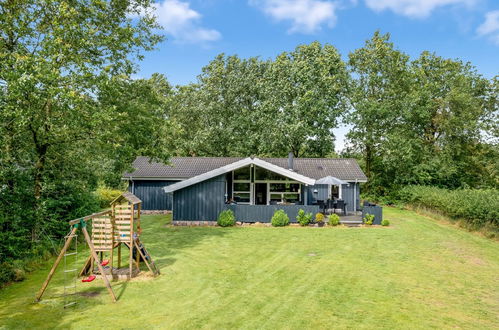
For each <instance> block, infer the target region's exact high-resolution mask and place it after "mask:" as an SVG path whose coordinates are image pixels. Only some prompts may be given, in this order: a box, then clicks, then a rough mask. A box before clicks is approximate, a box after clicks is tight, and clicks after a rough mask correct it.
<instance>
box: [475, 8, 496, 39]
mask: <svg viewBox="0 0 499 330" xmlns="http://www.w3.org/2000/svg"><path fill="white" fill-rule="evenodd" d="M476 32H477V33H478V35H480V36H487V37H489V38H490V39H491V40H492V41H493V42H494V43H495V44H497V45H499V10H493V11H489V12H488V13H486V14H485V22H483V23H482V24H481V25H480V26H479V27H478V28H477V30H476Z"/></svg>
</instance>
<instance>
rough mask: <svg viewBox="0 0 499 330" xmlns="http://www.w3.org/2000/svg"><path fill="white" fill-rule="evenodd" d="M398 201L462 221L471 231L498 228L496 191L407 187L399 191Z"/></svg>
mask: <svg viewBox="0 0 499 330" xmlns="http://www.w3.org/2000/svg"><path fill="white" fill-rule="evenodd" d="M398 198H399V200H400V201H401V202H403V203H406V204H411V205H414V206H421V207H425V208H429V209H432V210H435V211H438V212H441V213H442V214H444V215H446V216H448V217H451V218H454V219H464V220H465V221H466V222H467V223H468V224H469V225H470V227H471V228H474V229H478V228H481V227H484V226H486V225H490V226H492V227H494V228H499V191H498V190H496V189H481V190H480V189H456V190H448V189H441V188H436V187H427V186H408V187H405V188H403V189H401V190H400V191H399V196H398Z"/></svg>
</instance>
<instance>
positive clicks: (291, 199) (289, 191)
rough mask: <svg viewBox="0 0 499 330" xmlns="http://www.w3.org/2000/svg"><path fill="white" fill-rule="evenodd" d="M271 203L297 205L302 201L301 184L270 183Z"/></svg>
mask: <svg viewBox="0 0 499 330" xmlns="http://www.w3.org/2000/svg"><path fill="white" fill-rule="evenodd" d="M269 190H270V201H271V202H273V203H296V202H299V201H300V184H299V183H269Z"/></svg>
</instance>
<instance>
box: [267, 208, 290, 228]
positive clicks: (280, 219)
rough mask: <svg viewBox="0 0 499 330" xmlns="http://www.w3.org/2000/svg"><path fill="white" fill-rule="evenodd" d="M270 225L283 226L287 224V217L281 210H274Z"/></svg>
mask: <svg viewBox="0 0 499 330" xmlns="http://www.w3.org/2000/svg"><path fill="white" fill-rule="evenodd" d="M271 223H272V226H274V227H284V226H287V225H288V224H289V217H288V215H287V214H286V212H284V211H283V210H276V211H275V212H274V215H273V216H272V220H271Z"/></svg>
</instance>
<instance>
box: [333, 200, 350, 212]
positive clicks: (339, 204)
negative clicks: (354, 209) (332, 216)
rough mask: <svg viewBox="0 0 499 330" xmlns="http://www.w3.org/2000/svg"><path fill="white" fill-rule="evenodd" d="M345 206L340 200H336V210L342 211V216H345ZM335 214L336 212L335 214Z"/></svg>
mask: <svg viewBox="0 0 499 330" xmlns="http://www.w3.org/2000/svg"><path fill="white" fill-rule="evenodd" d="M345 206H346V204H345V201H344V200H342V199H338V200H337V201H336V208H337V209H341V210H342V211H343V215H347V210H346V207H345ZM335 213H336V212H335Z"/></svg>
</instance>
